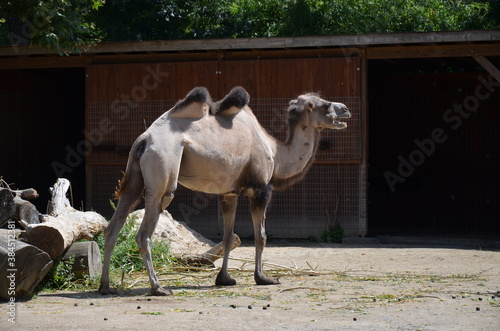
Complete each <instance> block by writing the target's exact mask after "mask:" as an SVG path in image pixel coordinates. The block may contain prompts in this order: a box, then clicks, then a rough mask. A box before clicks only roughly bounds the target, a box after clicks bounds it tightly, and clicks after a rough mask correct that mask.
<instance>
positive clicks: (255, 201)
mask: <svg viewBox="0 0 500 331" xmlns="http://www.w3.org/2000/svg"><path fill="white" fill-rule="evenodd" d="M270 199H271V188H270V187H265V188H263V189H262V190H260V191H259V193H258V194H256V195H255V196H254V197H251V198H250V211H251V213H252V221H253V230H254V236H255V272H254V279H255V283H256V284H257V285H274V284H280V281H279V279H277V278H271V277H267V276H265V275H264V272H263V269H262V252H263V251H264V247H265V246H266V241H267V236H266V222H265V221H266V209H267V205H268V203H269V200H270Z"/></svg>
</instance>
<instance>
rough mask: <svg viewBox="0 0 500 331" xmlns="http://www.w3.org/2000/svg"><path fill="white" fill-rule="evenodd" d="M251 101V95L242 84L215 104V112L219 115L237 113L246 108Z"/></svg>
mask: <svg viewBox="0 0 500 331" xmlns="http://www.w3.org/2000/svg"><path fill="white" fill-rule="evenodd" d="M249 102H250V95H249V94H248V92H247V91H246V90H245V89H244V88H243V87H241V86H236V87H233V89H232V90H231V91H230V92H229V93H228V94H227V95H226V96H225V97H224V98H223V99H222V100H220V101H218V102H217V103H216V104H215V107H214V114H217V115H235V114H237V113H238V112H239V111H240V110H242V109H243V108H245V106H247V105H248V103H249Z"/></svg>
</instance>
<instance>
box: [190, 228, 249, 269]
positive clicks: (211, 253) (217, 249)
mask: <svg viewBox="0 0 500 331" xmlns="http://www.w3.org/2000/svg"><path fill="white" fill-rule="evenodd" d="M240 245H241V239H240V237H238V235H237V234H234V240H233V246H232V247H231V250H233V249H235V248H236V247H239V246H240ZM223 256H224V244H223V243H222V242H220V243H218V244H217V245H215V246H214V247H212V248H210V249H209V250H208V251H206V252H205V253H203V254H201V255H190V256H184V257H183V258H182V261H183V262H184V263H186V264H187V265H190V266H193V267H198V266H209V267H215V265H214V262H215V261H216V260H218V259H220V258H221V257H223Z"/></svg>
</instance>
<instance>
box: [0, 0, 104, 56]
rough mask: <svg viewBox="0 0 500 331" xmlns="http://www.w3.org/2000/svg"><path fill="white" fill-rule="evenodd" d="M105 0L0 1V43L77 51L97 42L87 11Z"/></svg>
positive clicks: (61, 50) (96, 32)
mask: <svg viewBox="0 0 500 331" xmlns="http://www.w3.org/2000/svg"><path fill="white" fill-rule="evenodd" d="M103 3H104V0H79V1H71V0H57V1H51V0H15V1H9V0H0V38H1V39H0V42H1V43H2V44H3V45H13V46H18V45H28V44H30V45H37V46H46V47H49V48H53V49H57V50H59V51H60V52H64V51H67V50H68V49H69V51H73V52H75V51H78V50H79V48H80V47H85V46H88V45H90V44H92V43H95V42H98V41H99V40H100V38H99V32H98V29H97V28H96V25H95V23H94V22H92V21H91V18H90V14H91V13H92V12H93V11H95V10H97V9H98V8H99V7H100V6H102V5H103Z"/></svg>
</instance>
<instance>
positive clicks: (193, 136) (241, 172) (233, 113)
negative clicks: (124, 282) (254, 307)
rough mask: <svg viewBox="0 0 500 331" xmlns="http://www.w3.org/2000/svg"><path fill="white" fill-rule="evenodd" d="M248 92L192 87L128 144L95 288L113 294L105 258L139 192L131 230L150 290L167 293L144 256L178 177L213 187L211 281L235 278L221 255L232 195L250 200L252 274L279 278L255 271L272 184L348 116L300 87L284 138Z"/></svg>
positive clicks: (229, 237)
mask: <svg viewBox="0 0 500 331" xmlns="http://www.w3.org/2000/svg"><path fill="white" fill-rule="evenodd" d="M249 101H250V97H249V95H248V93H247V92H246V91H245V90H244V89H243V88H242V87H235V88H233V89H232V90H231V92H230V93H229V94H228V95H227V96H226V97H224V99H222V100H220V101H219V102H213V101H212V99H211V98H210V95H209V93H208V91H207V89H206V88H204V87H197V88H195V89H193V90H192V91H191V92H189V93H188V95H187V96H186V97H185V98H184V99H183V100H181V101H179V102H178V103H177V104H176V105H175V106H174V107H173V108H172V109H170V110H169V111H167V112H166V113H164V114H163V115H162V116H160V117H159V118H158V119H157V120H156V121H155V122H154V123H153V124H152V125H151V126H150V127H149V128H148V129H147V130H146V131H145V132H144V133H143V134H141V135H140V136H139V137H138V138H137V140H136V141H135V142H134V144H133V145H132V148H131V150H130V154H129V158H128V163H127V168H126V171H125V174H124V176H123V179H122V180H121V181H120V185H119V188H118V190H117V192H116V196H117V197H118V198H119V200H118V204H117V207H116V211H115V213H114V215H113V217H112V219H111V222H110V224H109V226H108V228H107V229H106V231H105V237H106V241H105V253H104V263H103V271H102V278H101V286H100V288H99V292H100V293H102V294H109V293H115V290H114V289H112V288H111V287H110V284H109V264H110V258H111V252H112V250H113V248H114V246H115V243H116V239H117V237H118V232H119V231H120V229H121V228H122V227H123V224H124V222H125V219H126V217H127V215H128V214H129V213H130V212H131V211H132V210H133V209H134V208H135V206H136V205H137V203H138V202H139V201H140V199H141V197H142V195H143V192H144V198H145V215H144V220H143V222H142V224H141V227H140V229H139V231H138V234H137V236H136V241H137V244H138V246H139V249H140V252H141V255H142V258H143V260H144V263H145V265H146V270H147V272H148V276H149V281H150V284H151V295H169V294H171V293H172V292H171V291H170V289H168V288H163V287H161V286H160V283H159V282H158V279H157V277H156V275H155V272H154V270H153V264H152V262H151V251H150V246H149V242H150V238H151V235H152V233H153V231H154V229H155V227H156V224H157V222H158V217H159V214H160V213H161V211H162V210H164V209H165V208H167V206H168V205H169V204H170V202H171V201H172V199H173V198H174V193H175V190H176V189H177V186H178V185H179V184H180V185H182V186H185V187H187V188H189V189H191V190H193V191H200V192H205V193H211V194H217V195H219V196H220V208H221V210H222V213H223V217H224V237H223V245H224V247H225V249H224V257H223V263H222V267H221V270H220V272H219V273H218V275H217V277H216V280H215V283H216V285H234V284H236V281H235V280H234V279H232V278H231V277H230V276H229V273H228V258H229V252H230V251H231V249H230V248H231V245H232V243H233V238H234V232H233V229H234V219H235V213H236V205H237V202H238V197H239V196H240V195H245V196H247V197H248V198H249V199H250V210H251V215H252V220H253V226H254V235H255V272H254V279H255V282H256V283H257V284H259V285H270V284H279V280H278V279H274V278H271V277H267V276H265V275H264V273H263V270H262V251H263V249H264V246H265V244H266V233H265V214H266V208H267V205H268V203H269V201H270V199H271V193H272V190H273V188H274V189H283V188H285V187H287V186H289V185H291V184H293V183H295V182H297V181H298V180H300V179H302V178H303V176H304V175H305V173H306V171H307V170H308V169H309V167H310V166H311V165H312V163H313V161H314V154H315V152H316V150H317V147H318V143H319V136H320V132H321V130H323V129H345V128H346V127H347V124H346V123H345V122H341V121H340V120H341V119H346V118H349V117H350V116H351V114H350V113H349V110H348V109H347V107H346V106H345V105H344V104H341V103H334V102H329V101H326V100H324V99H322V98H320V97H319V96H318V95H316V94H304V95H301V96H299V97H298V98H297V99H295V100H292V101H291V102H290V106H289V108H288V121H289V132H288V138H287V140H286V141H285V142H280V141H277V140H276V139H274V138H273V137H271V136H270V135H269V134H268V133H267V132H266V131H265V130H264V129H263V128H262V126H261V125H260V124H259V122H258V120H257V118H256V117H255V115H254V114H253V112H252V110H251V109H250V108H249V107H248V103H249Z"/></svg>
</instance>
